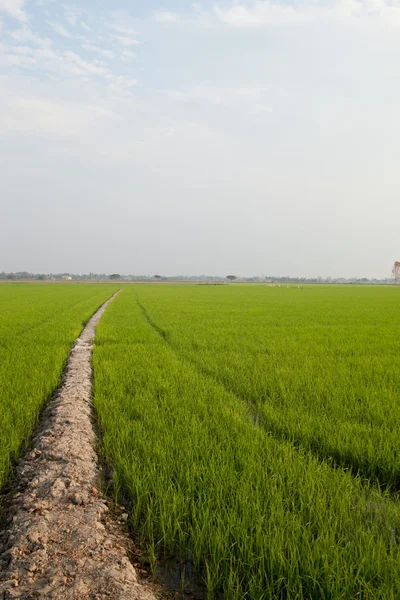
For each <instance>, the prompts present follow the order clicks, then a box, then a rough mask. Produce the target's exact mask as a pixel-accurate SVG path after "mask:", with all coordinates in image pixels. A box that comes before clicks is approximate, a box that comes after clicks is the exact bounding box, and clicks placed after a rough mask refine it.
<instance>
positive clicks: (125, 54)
mask: <svg viewBox="0 0 400 600" xmlns="http://www.w3.org/2000/svg"><path fill="white" fill-rule="evenodd" d="M136 59H137V54H135V52H132V51H131V50H123V51H122V54H121V60H123V61H125V62H128V61H131V60H136Z"/></svg>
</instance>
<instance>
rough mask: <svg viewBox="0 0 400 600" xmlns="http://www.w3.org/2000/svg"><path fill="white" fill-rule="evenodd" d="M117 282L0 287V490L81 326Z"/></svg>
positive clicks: (25, 441) (58, 375)
mask: <svg viewBox="0 0 400 600" xmlns="http://www.w3.org/2000/svg"><path fill="white" fill-rule="evenodd" d="M116 289H118V286H115V285H114V286H107V285H106V286H104V285H80V286H78V285H32V284H18V285H0V488H1V487H2V486H3V485H4V484H5V482H6V481H7V479H8V477H9V476H10V472H11V469H12V464H13V461H14V460H15V459H16V458H17V457H18V456H19V454H20V452H21V451H22V450H23V449H24V448H25V447H26V445H27V443H28V441H29V436H30V434H31V432H32V429H33V426H34V424H35V423H36V421H37V419H38V417H39V414H40V410H41V407H42V406H43V403H44V402H45V401H46V400H48V398H49V397H50V395H51V394H52V392H53V391H54V390H55V389H56V388H57V386H58V384H59V381H60V377H61V373H62V371H63V368H64V366H65V362H66V360H67V357H68V354H69V351H70V349H71V346H72V344H73V342H74V340H75V339H76V338H77V337H78V335H79V333H80V332H81V330H82V328H83V326H84V324H85V323H86V321H87V320H88V319H89V318H90V316H91V315H92V314H93V312H95V310H96V309H97V308H99V306H100V305H101V304H102V303H103V302H104V301H105V300H106V299H107V298H109V297H110V296H111V295H112V293H113V292H114V291H116Z"/></svg>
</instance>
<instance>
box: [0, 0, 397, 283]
mask: <svg viewBox="0 0 400 600" xmlns="http://www.w3.org/2000/svg"><path fill="white" fill-rule="evenodd" d="M399 57H400V2H398V1H395V0H393V1H392V2H390V1H389V0H330V1H324V2H322V1H320V0H304V1H302V2H288V1H286V2H283V1H281V2H280V1H279V0H276V1H273V0H271V1H266V0H236V1H231V0H202V1H198V2H194V3H191V2H190V1H189V2H188V1H185V2H183V0H173V1H172V0H169V1H168V0H165V1H164V2H158V1H155V0H150V1H149V0H148V1H146V2H136V3H131V2H123V1H121V0H116V1H115V0H114V1H113V2H111V0H109V1H102V2H89V1H86V2H80V3H79V6H78V5H77V4H72V3H69V2H68V0H65V2H58V1H51V0H26V1H24V0H0V164H1V165H2V168H1V171H2V176H1V178H0V209H1V214H2V219H1V223H0V227H1V235H0V271H1V270H3V269H4V270H25V269H27V270H33V271H43V272H46V271H53V272H55V271H57V272H58V271H76V272H85V271H105V272H108V271H113V272H114V271H121V272H126V273H128V272H130V273H152V272H159V273H165V274H169V275H172V274H178V273H197V274H200V273H209V274H224V273H226V272H234V273H238V274H243V275H251V274H262V273H265V274H275V275H278V274H288V275H309V276H317V275H322V276H324V275H325V276H341V275H343V276H352V275H356V276H376V277H385V276H387V275H388V274H389V273H390V269H391V264H392V263H393V262H394V260H396V259H399V257H400V244H399V242H398V241H397V238H396V233H397V226H396V225H397V222H398V221H399V218H400V203H399V202H398V189H399V184H398V139H399V133H400V131H399V129H400V120H399V117H398V106H399V101H400V61H399Z"/></svg>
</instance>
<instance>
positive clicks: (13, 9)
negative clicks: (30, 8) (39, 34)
mask: <svg viewBox="0 0 400 600" xmlns="http://www.w3.org/2000/svg"><path fill="white" fill-rule="evenodd" d="M0 12H5V13H7V14H9V15H10V16H11V17H14V18H15V19H18V20H19V21H27V20H28V17H27V15H26V12H25V0H0Z"/></svg>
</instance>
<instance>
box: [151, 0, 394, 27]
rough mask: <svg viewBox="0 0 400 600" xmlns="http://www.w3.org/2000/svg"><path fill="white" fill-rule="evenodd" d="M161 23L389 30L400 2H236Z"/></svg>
mask: <svg viewBox="0 0 400 600" xmlns="http://www.w3.org/2000/svg"><path fill="white" fill-rule="evenodd" d="M153 19H154V20H155V21H156V22H158V23H163V24H170V25H180V26H188V25H193V24H197V25H198V26H203V27H210V26H212V25H214V26H215V25H220V26H221V25H222V26H224V27H229V28H232V29H257V28H265V27H271V26H277V25H285V24H295V23H316V22H320V21H328V22H332V20H334V21H348V22H352V23H353V24H357V25H363V26H370V25H371V24H380V25H383V26H385V27H388V28H398V27H399V26H400V2H399V0H300V1H299V2H294V1H292V2H283V1H279V0H233V2H227V1H224V2H218V3H214V4H213V5H212V6H211V8H210V10H208V11H205V10H203V9H201V8H200V7H199V6H198V5H196V4H194V5H192V10H191V11H190V12H185V13H177V12H172V11H163V10H162V11H156V12H154V13H153Z"/></svg>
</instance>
